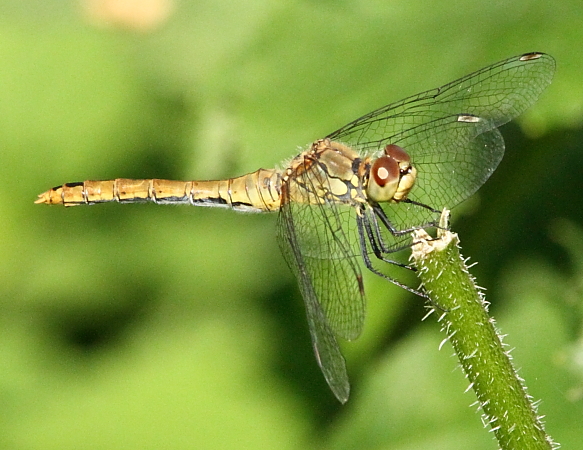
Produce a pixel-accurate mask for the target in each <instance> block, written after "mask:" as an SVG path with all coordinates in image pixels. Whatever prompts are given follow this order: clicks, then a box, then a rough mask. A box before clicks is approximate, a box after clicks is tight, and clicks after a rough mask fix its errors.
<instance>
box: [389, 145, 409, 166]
mask: <svg viewBox="0 0 583 450" xmlns="http://www.w3.org/2000/svg"><path fill="white" fill-rule="evenodd" d="M385 155H387V156H389V157H391V158H393V159H394V160H396V161H399V162H410V161H411V157H410V156H409V154H408V153H407V152H406V151H405V150H404V149H402V148H401V147H399V146H398V145H395V144H389V145H387V146H386V147H385Z"/></svg>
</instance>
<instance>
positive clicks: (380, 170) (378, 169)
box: [370, 156, 399, 187]
mask: <svg viewBox="0 0 583 450" xmlns="http://www.w3.org/2000/svg"><path fill="white" fill-rule="evenodd" d="M370 171H371V173H372V176H373V178H374V180H375V182H376V184H378V185H379V186H380V187H384V186H385V185H386V184H387V183H390V182H391V181H392V180H397V181H398V180H399V164H397V161H395V160H394V159H393V158H390V157H388V156H381V157H380V158H378V159H377V160H376V161H375V162H374V164H373V165H372V167H371V169H370Z"/></svg>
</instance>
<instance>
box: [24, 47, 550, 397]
mask: <svg viewBox="0 0 583 450" xmlns="http://www.w3.org/2000/svg"><path fill="white" fill-rule="evenodd" d="M554 71H555V61H554V59H553V58H552V57H551V56H550V55H547V54H544V53H527V54H523V55H519V56H515V57H512V58H509V59H505V60H503V61H500V62H498V63H496V64H493V65H490V66H488V67H485V68H483V69H481V70H478V71H477V72H474V73H472V74H470V75H467V76H465V77H463V78H460V79H458V80H456V81H453V82H451V83H448V84H446V85H444V86H441V87H439V88H436V89H432V90H428V91H426V92H422V93H420V94H417V95H413V96H411V97H408V98H405V99H404V100H401V101H398V102H395V103H392V104H389V105H387V106H384V107H382V108H380V109H377V110H375V111H373V112H371V113H369V114H366V115H364V116H362V117H360V118H359V119H356V120H354V121H352V122H350V123H349V124H347V125H345V126H343V127H342V128H339V129H338V130H336V131H334V132H333V133H331V134H329V135H327V136H326V137H325V138H323V139H319V140H317V141H315V142H313V143H312V144H311V145H310V146H309V147H308V148H307V149H306V150H305V151H303V152H301V153H300V154H298V155H297V156H295V157H294V158H293V159H291V160H290V161H289V162H287V163H284V164H283V165H282V167H281V168H275V169H259V170H257V171H255V172H252V173H248V174H246V175H243V176H239V177H234V178H228V179H223V180H213V181H171V180H161V179H125V178H118V179H115V180H108V181H84V182H75V183H66V184H63V185H61V186H57V187H54V188H52V189H49V190H48V191H46V192H44V193H42V194H40V195H39V196H38V199H37V200H36V202H35V203H45V204H61V205H65V206H74V205H91V204H95V203H104V202H119V203H135V202H154V203H157V204H189V205H194V206H210V207H225V208H230V209H233V210H236V211H252V212H275V211H278V220H277V230H278V243H279V246H280V249H281V252H282V253H283V256H284V258H285V260H286V262H287V263H288V265H289V266H290V268H291V270H292V272H293V273H294V274H295V276H296V278H297V281H298V283H299V287H300V292H301V294H302V297H303V299H304V303H305V309H306V316H307V321H308V327H309V331H310V335H311V340H312V346H313V350H314V353H315V356H316V361H317V363H318V365H319V366H320V369H321V370H322V373H323V375H324V378H325V379H326V382H327V383H328V385H329V387H330V388H331V390H332V392H333V393H334V395H335V396H336V398H337V399H338V400H339V401H340V402H341V403H345V402H346V401H347V400H348V397H349V394H350V384H349V379H348V374H347V369H346V362H345V359H344V357H343V355H342V353H341V350H340V347H339V339H344V340H348V341H351V340H354V339H356V338H358V337H359V335H360V334H361V332H362V330H363V326H364V319H365V311H366V298H365V289H364V283H363V275H362V269H363V268H366V269H368V270H370V271H371V272H373V273H374V274H377V275H379V276H381V277H383V278H386V279H387V280H389V281H391V282H393V283H395V284H397V285H399V286H401V287H403V288H405V289H407V290H409V291H411V292H413V293H415V294H418V295H420V296H423V297H427V296H426V294H425V293H423V292H422V288H419V289H414V288H411V287H409V286H407V285H406V284H405V283H401V282H400V281H398V280H397V279H396V278H395V277H393V276H391V275H389V274H388V273H387V272H388V271H389V270H387V269H388V268H391V267H402V268H404V269H413V268H412V267H410V266H409V265H407V264H406V262H402V261H401V260H399V258H398V257H397V256H396V255H399V254H402V253H403V252H404V251H406V250H407V249H408V248H410V247H411V245H412V237H411V234H412V233H411V232H412V231H413V230H417V229H426V228H435V227H438V219H439V214H440V211H441V210H442V209H444V208H452V207H454V206H456V205H457V204H459V203H460V202H462V201H463V200H465V199H467V198H468V197H470V196H471V195H472V194H473V193H474V192H475V191H476V190H477V189H478V188H479V187H480V186H481V185H482V184H483V183H484V182H485V181H486V180H487V179H488V178H489V177H490V175H491V174H492V173H493V172H494V170H495V169H496V167H497V166H498V164H499V163H500V161H501V159H502V156H503V154H504V140H503V138H502V135H501V133H500V131H499V130H498V127H500V126H501V125H503V124H504V123H506V122H508V121H510V120H511V119H513V118H515V117H516V116H518V115H520V114H521V113H522V112H523V111H525V110H526V109H527V108H529V107H530V106H532V105H533V104H534V103H535V101H536V100H537V99H538V97H539V96H540V94H541V93H542V91H543V90H544V89H545V88H546V87H547V86H548V85H549V84H550V82H551V80H552V77H553V74H554ZM391 270H392V269H391Z"/></svg>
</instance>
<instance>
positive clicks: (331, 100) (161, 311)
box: [0, 0, 583, 450]
mask: <svg viewBox="0 0 583 450" xmlns="http://www.w3.org/2000/svg"><path fill="white" fill-rule="evenodd" d="M581 23H583V5H582V4H581V2H580V1H579V0H571V1H561V2H544V1H542V0H540V1H526V0H514V1H512V2H506V1H494V2H489V3H485V2H483V1H474V0H466V1H448V2H445V1H429V2H416V1H406V0H400V1H392V0H388V1H387V0H382V1H381V0H370V1H356V0H352V1H350V0H344V1H336V2H333V1H287V2H282V1H279V0H244V1H241V2H232V1H225V0H213V1H208V0H203V1H191V2H188V1H182V2H180V1H178V0H176V1H175V2H172V0H147V1H137V0H135V1H130V0H109V1H106V0H86V1H81V0H77V1H71V2H57V1H43V2H41V1H38V0H25V1H16V0H14V1H7V0H3V1H2V2H1V3H0V146H1V148H2V152H1V155H2V156H1V157H0V162H1V163H0V180H1V181H2V182H1V183H0V190H1V192H0V225H1V229H2V239H0V280H1V282H0V301H1V307H2V309H1V314H0V320H1V324H0V361H1V363H2V364H1V367H2V369H1V370H0V448H3V449H4V448H5V449H18V450H24V449H45V450H46V449H60V450H63V449H113V448H120V449H121V448H123V449H149V448H151V449H160V448H168V449H218V448H220V449H231V448H232V449H255V448H277V449H288V448H289V449H309V448H314V449H316V448H329V449H381V448H386V449H389V448H390V449H403V450H404V449H407V450H411V449H446V448H447V449H468V448H472V449H495V448H497V446H496V444H495V442H494V441H493V437H492V434H491V433H489V432H487V431H486V430H485V429H484V428H483V425H482V423H481V420H480V414H479V412H476V409H477V408H476V406H475V405H474V406H472V407H470V405H471V404H473V403H474V401H475V397H474V395H473V393H472V392H471V391H470V392H467V393H464V391H465V389H466V387H467V381H466V380H465V379H464V376H463V374H462V372H461V370H459V368H457V362H456V360H455V358H454V357H451V356H450V355H451V354H452V350H451V347H450V346H449V344H446V345H445V346H444V347H443V348H442V349H441V351H439V350H438V346H439V344H440V342H441V340H442V339H443V338H444V336H443V334H442V333H441V332H440V330H439V325H438V324H437V323H436V321H435V317H434V316H431V317H430V318H428V319H427V320H425V321H421V319H422V317H423V316H424V314H425V310H424V308H423V304H422V301H421V300H420V299H419V298H415V297H414V296H412V295H410V294H408V293H407V292H405V291H403V290H400V289H397V288H395V287H394V286H392V285H389V283H386V282H384V281H383V280H381V279H378V278H375V277H372V276H370V277H369V276H367V278H366V284H367V294H368V300H369V306H368V316H367V323H366V327H365V332H364V335H363V336H362V337H361V338H360V339H359V340H358V341H357V342H355V343H349V344H347V345H346V346H344V352H345V354H346V357H347V362H348V367H349V373H350V376H351V382H352V387H353V391H352V397H351V399H350V400H349V402H348V403H347V405H345V406H341V405H340V404H339V403H337V401H336V400H335V399H334V397H333V395H332V393H331V392H330V391H329V389H328V387H327V386H326V384H325V382H324V380H323V377H322V375H321V373H320V371H319V369H318V367H317V365H316V362H315V360H314V356H313V354H312V350H311V345H310V341H309V336H308V330H307V324H306V321H305V317H304V310H303V302H302V299H301V297H300V295H299V291H298V288H297V285H296V282H295V280H294V279H293V278H292V275H291V273H290V271H289V270H288V268H287V267H286V265H285V263H284V261H283V258H282V257H281V255H280V254H279V249H278V246H277V242H276V240H275V222H276V216H275V215H252V214H237V213H234V212H231V211H226V210H215V209H210V208H209V209H206V208H188V207H160V206H156V205H125V206H122V205H116V204H108V205H100V206H94V207H79V208H68V209H64V208H62V207H46V206H42V205H40V206H39V205H33V201H34V199H35V198H36V195H37V194H39V193H40V192H42V191H44V190H46V189H48V188H50V187H52V186H54V185H59V184H62V183H64V182H72V181H82V180H84V179H107V178H116V177H136V178H146V177H156V178H173V179H213V178H219V177H229V176H235V175H239V174H242V173H246V172H250V171H254V170H256V169H257V168H259V167H264V168H269V167H272V166H274V165H276V164H278V163H280V162H281V161H283V160H285V159H286V158H289V157H291V156H293V155H295V154H296V153H297V152H298V151H299V150H300V149H301V148H302V147H304V146H305V145H307V144H308V143H310V142H312V141H313V140H315V139H317V138H320V137H323V136H324V135H326V134H328V133H329V132H331V131H333V130H335V129H336V128H338V127H339V126H341V125H344V124H345V123H347V122H348V121H350V120H352V119H355V118H356V117H358V116H360V115H362V114H364V113H367V112H369V111H371V110H373V109H375V108H377V107H380V106H382V105H384V104H386V103H389V102H392V101H396V100H399V99H401V98H403V97H405V96H408V95H411V94H415V93H417V92H420V91H422V90H425V89H429V88H433V87H436V86H439V85H441V84H444V83H446V82H449V81H452V80H453V79H455V78H458V77H460V76H463V75H466V74H468V73H470V72H472V71H474V70H477V69H479V68H481V67H483V66H486V65H488V64H491V63H494V62H496V61H498V60H500V59H503V58H506V57H509V56H513V55H517V54H520V53H524V52H529V51H544V52H547V53H550V54H552V55H553V56H554V57H555V58H556V59H557V63H558V70H557V73H556V76H555V81H554V82H553V84H552V85H551V86H550V88H549V89H548V90H547V91H546V92H545V93H544V94H543V97H542V98H541V100H540V101H539V103H537V105H536V107H535V108H533V109H532V110H530V111H529V112H528V113H527V114H525V115H524V116H522V117H521V118H520V119H519V120H518V121H517V122H513V123H511V124H509V125H506V126H505V127H503V129H502V132H503V134H504V136H505V138H506V142H507V153H506V157H505V159H504V160H503V162H502V164H501V166H500V168H499V169H498V170H497V172H496V173H495V174H494V175H493V176H492V178H491V180H490V181H489V182H488V183H487V184H486V185H485V186H484V187H483V188H482V189H481V190H480V191H479V193H478V194H477V195H476V196H474V197H473V198H472V199H470V200H469V201H468V202H466V204H465V205H462V206H461V207H460V208H458V209H457V210H454V212H453V215H454V225H453V228H454V230H455V231H457V232H458V233H459V234H460V238H461V242H462V251H463V253H464V255H465V256H466V257H471V261H478V262H479V264H478V265H477V266H476V267H474V268H473V273H474V275H476V276H477V280H478V283H479V284H480V285H481V286H483V287H485V288H486V289H487V299H488V300H489V301H490V302H491V303H492V306H491V312H492V315H493V316H494V317H495V318H496V319H497V321H498V325H499V326H500V328H501V330H502V332H503V333H506V334H508V336H507V337H506V339H505V341H506V343H507V344H508V346H509V347H510V348H514V350H513V353H512V354H513V356H514V362H515V364H516V366H517V367H519V368H520V374H521V376H522V377H523V378H525V379H526V382H527V385H528V388H529V393H530V394H531V395H532V396H533V397H534V398H535V399H541V400H542V403H541V404H540V410H539V412H540V414H543V415H545V416H546V419H545V420H546V424H547V430H548V432H549V433H550V434H551V435H552V436H553V437H554V439H555V440H557V441H559V442H561V443H562V444H563V445H564V448H580V447H581V445H582V444H581V443H582V442H583V428H582V427H581V424H582V423H583V339H582V334H581V320H582V311H583V308H582V301H581V300H582V297H583V283H582V280H583V220H582V216H583V215H582V213H581V211H582V210H583V194H582V189H581V186H582V175H583V170H582V167H583V151H582V150H583V129H582V118H583V82H582V81H583V78H582V74H581V72H582V69H583V52H581V43H582V42H583V28H582V27H581ZM411 282H412V283H415V281H414V280H411ZM456 368H457V369H456Z"/></svg>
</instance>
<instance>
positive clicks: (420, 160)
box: [328, 54, 555, 209]
mask: <svg viewBox="0 0 583 450" xmlns="http://www.w3.org/2000/svg"><path fill="white" fill-rule="evenodd" d="M554 70H555V61H554V59H553V58H552V57H551V56H549V55H545V54H540V56H539V57H538V58H533V57H532V56H531V57H527V56H526V55H522V56H517V57H513V58H509V59H507V60H504V61H501V62H499V63H496V64H493V65H491V66H488V67H486V68H484V69H482V70H479V71H477V72H474V73H473V74H470V75H468V76H466V77H463V78H460V79H459V80H456V81H453V82H451V83H449V84H446V85H445V86H442V87H440V88H437V89H432V90H430V91H427V92H423V93H421V94H417V95H414V96H412V97H409V98H406V99H404V100H401V101H400V102H397V103H393V104H391V105H388V106H385V107H383V108H380V109H378V110H376V111H373V112H371V113H369V114H367V115H365V116H363V117H361V118H360V119H357V120H355V121H353V122H351V123H349V124H348V125H346V126H344V127H342V128H340V129H339V130H337V131H335V132H334V133H332V134H330V135H329V136H328V137H329V138H330V139H332V140H337V141H341V142H344V143H347V144H348V145H351V146H353V147H354V148H357V149H359V150H360V151H362V152H363V153H367V154H379V153H380V152H381V151H382V149H383V148H384V146H385V145H387V144H397V145H400V146H402V147H403V148H404V149H405V150H406V151H407V152H408V153H409V155H410V156H411V160H412V163H413V165H414V166H415V167H416V168H417V170H418V175H417V182H416V186H415V188H414V189H413V190H412V192H411V196H410V198H412V199H415V197H414V196H415V195H417V198H418V200H419V201H422V202H424V203H426V204H428V205H430V206H433V207H434V208H436V209H441V208H443V207H446V206H447V207H449V208H452V207H454V206H455V205H457V204H458V203H459V202H461V201H462V200H464V199H466V198H467V197H469V196H470V195H472V194H473V193H474V192H475V191H476V190H477V189H478V188H479V187H480V186H481V185H482V184H483V183H484V182H485V181H486V180H487V179H488V177H489V176H490V175H491V174H492V172H493V171H494V170H495V169H496V167H497V166H498V163H499V162H500V160H501V159H502V156H503V154H504V141H503V139H502V138H501V136H500V134H499V133H498V131H497V130H496V127H499V126H500V125H502V124H504V123H506V122H508V121H509V120H511V119H512V118H514V117H516V116H518V115H519V114H521V113H522V112H523V111H524V110H526V109H527V108H528V107H530V106H531V105H532V104H534V102H535V101H536V99H537V98H538V97H539V95H540V94H541V92H542V91H543V90H544V89H545V88H546V87H547V86H548V84H549V83H550V82H551V79H552V77H553V73H554Z"/></svg>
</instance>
